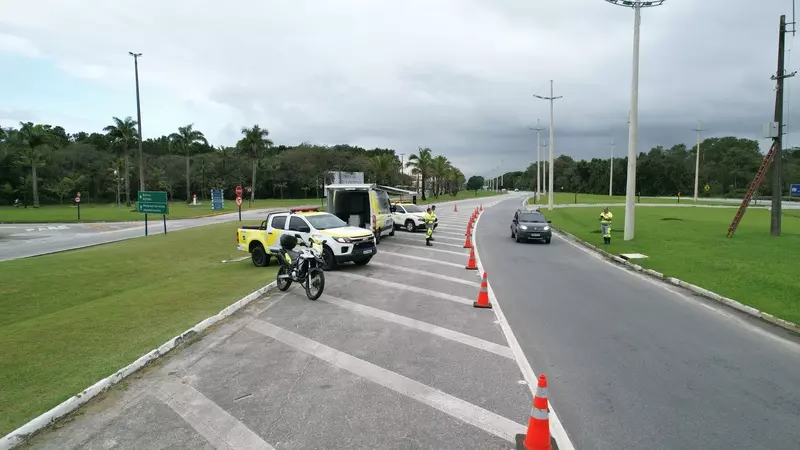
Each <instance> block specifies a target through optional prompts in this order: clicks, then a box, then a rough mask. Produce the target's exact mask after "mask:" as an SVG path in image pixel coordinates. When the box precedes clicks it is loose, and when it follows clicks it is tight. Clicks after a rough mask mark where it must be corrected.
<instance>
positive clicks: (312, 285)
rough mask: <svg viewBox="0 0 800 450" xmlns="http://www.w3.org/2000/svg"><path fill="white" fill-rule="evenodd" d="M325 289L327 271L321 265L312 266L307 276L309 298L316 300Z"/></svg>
mask: <svg viewBox="0 0 800 450" xmlns="http://www.w3.org/2000/svg"><path fill="white" fill-rule="evenodd" d="M324 290H325V272H323V271H322V269H320V268H319V267H312V268H311V269H309V271H308V275H307V277H306V295H307V296H308V299H309V300H316V299H318V298H319V296H320V295H322V291H324Z"/></svg>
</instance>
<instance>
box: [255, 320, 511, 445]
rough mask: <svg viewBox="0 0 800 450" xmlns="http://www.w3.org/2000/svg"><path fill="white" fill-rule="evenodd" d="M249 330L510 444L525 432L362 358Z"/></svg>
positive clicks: (273, 331)
mask: <svg viewBox="0 0 800 450" xmlns="http://www.w3.org/2000/svg"><path fill="white" fill-rule="evenodd" d="M247 327H248V328H249V329H251V330H253V331H255V332H257V333H261V334H263V335H265V336H269V337H271V338H273V339H275V340H277V341H280V342H282V343H284V344H286V345H288V346H290V347H294V348H295V349H297V350H300V351H302V352H305V353H307V354H309V355H312V356H314V357H316V358H319V359H321V360H323V361H325V362H327V363H329V364H332V365H334V366H336V367H339V368H340V369H344V370H346V371H348V372H350V373H352V374H354V375H357V376H359V377H362V378H365V379H367V380H369V381H372V382H373V383H376V384H379V385H381V386H383V387H385V388H387V389H391V390H393V391H395V392H397V393H399V394H402V395H405V396H407V397H410V398H412V399H414V400H417V401H418V402H420V403H424V404H426V405H428V406H430V407H432V408H435V409H437V410H439V411H441V412H443V413H445V414H447V415H449V416H452V417H454V418H456V419H459V420H461V421H463V422H465V423H468V424H470V425H472V426H475V427H477V428H480V429H481V430H483V431H486V432H487V433H491V434H493V435H495V436H498V437H500V438H502V439H505V440H507V441H509V442H514V437H515V435H517V434H524V433H525V427H524V426H523V425H520V424H519V423H516V422H513V421H511V420H509V419H506V418H505V417H503V416H501V415H498V414H495V413H493V412H491V411H487V410H485V409H483V408H481V407H479V406H476V405H473V404H472V403H469V402H465V401H464V400H461V399H460V398H457V397H453V396H452V395H449V394H446V393H444V392H442V391H440V390H438V389H434V388H432V387H430V386H427V385H424V384H422V383H420V382H418V381H414V380H412V379H410V378H408V377H405V376H403V375H400V374H398V373H395V372H392V371H390V370H387V369H384V368H383V367H380V366H376V365H375V364H372V363H369V362H367V361H364V360H363V359H359V358H356V357H355V356H351V355H348V354H347V353H344V352H340V351H339V350H336V349H333V348H331V347H328V346H327V345H324V344H321V343H319V342H316V341H313V340H311V339H308V338H306V337H303V336H300V335H298V334H295V333H292V332H291V331H288V330H284V329H283V328H279V327H276V326H275V325H273V324H271V323H269V322H265V321H263V320H256V321H254V322H253V323H251V324H249V325H247Z"/></svg>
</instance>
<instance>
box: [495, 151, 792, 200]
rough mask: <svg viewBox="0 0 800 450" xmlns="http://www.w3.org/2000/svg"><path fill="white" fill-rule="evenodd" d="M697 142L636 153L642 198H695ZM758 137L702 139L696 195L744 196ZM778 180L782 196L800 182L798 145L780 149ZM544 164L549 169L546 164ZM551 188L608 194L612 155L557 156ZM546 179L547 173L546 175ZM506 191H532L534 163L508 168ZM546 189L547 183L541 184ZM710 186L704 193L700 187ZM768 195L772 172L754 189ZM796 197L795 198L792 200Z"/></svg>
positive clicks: (618, 163) (622, 184) (620, 169)
mask: <svg viewBox="0 0 800 450" xmlns="http://www.w3.org/2000/svg"><path fill="white" fill-rule="evenodd" d="M696 155H697V145H694V146H693V147H691V148H688V147H687V146H686V145H685V144H677V145H673V146H672V147H670V148H665V147H662V146H657V147H653V148H652V149H650V151H649V152H642V153H639V156H638V157H637V159H636V178H637V180H636V189H637V192H639V193H641V195H643V196H677V195H678V193H680V195H681V196H684V197H693V196H694V173H695V156H696ZM764 157H765V153H762V152H761V150H760V149H759V146H758V141H755V140H752V139H741V138H737V137H732V136H728V137H715V138H708V139H705V140H704V141H702V142H701V143H700V170H699V174H700V175H699V183H698V184H699V194H700V196H703V197H728V198H742V197H744V195H745V194H746V193H747V189H748V188H749V187H750V183H751V182H752V181H753V178H754V177H755V174H756V172H757V171H758V169H759V167H761V164H762V162H763V160H764ZM782 157H783V159H782V161H781V162H782V166H781V169H782V170H781V172H782V175H781V182H782V185H783V195H784V196H788V195H789V185H790V184H798V183H800V148H792V149H788V150H784V151H783V155H782ZM542 167H543V168H545V169H546V173H549V169H547V162H543V164H542ZM613 167H614V176H613V194H614V195H624V194H625V189H626V184H627V170H628V158H627V157H624V158H614V166H613ZM553 169H554V172H555V173H554V176H553V188H554V190H555V191H556V192H580V193H587V194H602V195H608V184H609V174H610V173H611V158H593V159H591V160H579V161H576V160H575V159H573V158H572V157H570V156H568V155H559V156H558V158H556V159H555V160H554V161H553ZM544 179H545V180H546V179H547V178H546V177H545V178H544ZM503 184H504V185H505V186H503V187H505V188H507V189H529V190H532V189H535V187H536V163H535V162H534V163H533V164H531V165H529V166H528V167H527V169H526V170H524V171H515V172H508V173H506V174H504V176H503ZM544 186H545V188H546V187H547V184H544ZM705 186H708V187H709V190H708V192H706V191H705V189H704V187H705ZM757 195H761V196H770V195H772V175H771V170H769V171H768V172H767V175H766V177H765V179H764V181H763V183H762V184H761V187H760V189H759V191H758V193H757ZM796 199H797V198H796Z"/></svg>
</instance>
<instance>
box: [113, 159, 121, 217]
mask: <svg viewBox="0 0 800 450" xmlns="http://www.w3.org/2000/svg"><path fill="white" fill-rule="evenodd" d="M114 178H115V179H116V180H117V208H119V206H120V204H119V203H120V198H119V171H118V170H117V169H114Z"/></svg>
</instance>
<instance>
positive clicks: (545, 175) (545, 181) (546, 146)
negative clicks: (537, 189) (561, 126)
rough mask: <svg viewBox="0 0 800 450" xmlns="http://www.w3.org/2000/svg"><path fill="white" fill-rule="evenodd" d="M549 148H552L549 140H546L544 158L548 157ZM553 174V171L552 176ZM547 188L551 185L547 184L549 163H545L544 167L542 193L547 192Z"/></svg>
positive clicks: (543, 147) (543, 149) (543, 146)
mask: <svg viewBox="0 0 800 450" xmlns="http://www.w3.org/2000/svg"><path fill="white" fill-rule="evenodd" d="M548 147H550V143H549V142H548V141H547V139H545V140H544V141H542V156H543V157H544V158H546V157H547V148H548ZM544 158H543V159H544ZM552 174H553V172H552V171H551V172H550V175H552ZM547 186H549V184H548V183H547V161H544V165H543V166H542V191H546V190H547Z"/></svg>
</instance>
